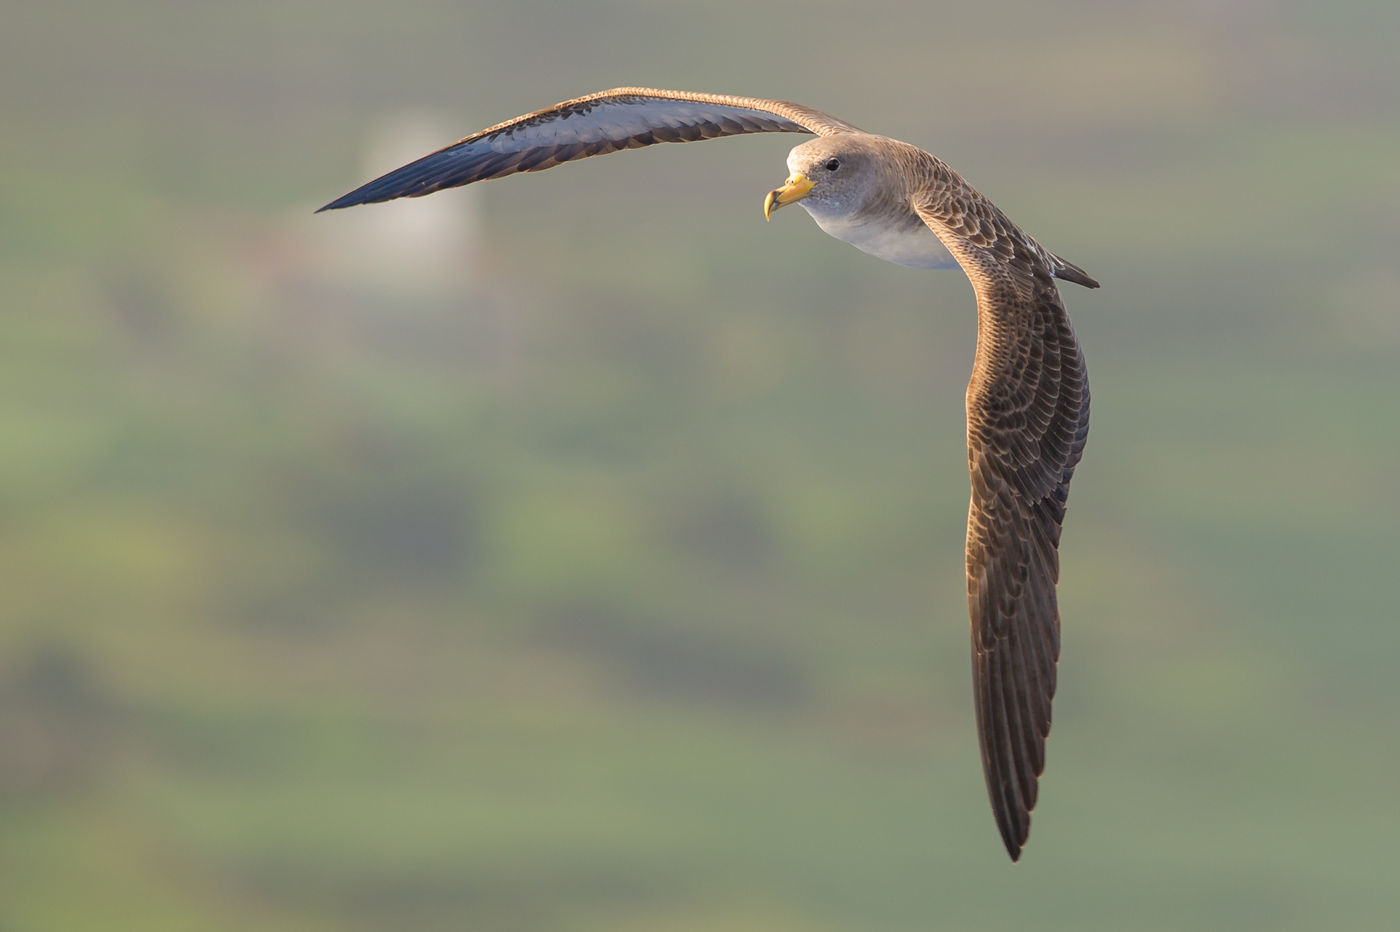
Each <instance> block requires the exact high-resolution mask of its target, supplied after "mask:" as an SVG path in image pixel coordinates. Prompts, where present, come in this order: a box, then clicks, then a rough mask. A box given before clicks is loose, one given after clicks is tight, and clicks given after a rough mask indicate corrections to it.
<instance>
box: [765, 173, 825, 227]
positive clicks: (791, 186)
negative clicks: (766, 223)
mask: <svg viewBox="0 0 1400 932" xmlns="http://www.w3.org/2000/svg"><path fill="white" fill-rule="evenodd" d="M812 186H813V182H811V181H809V180H808V179H807V176H806V175H804V174H802V173H801V172H793V173H792V174H791V175H788V180H787V181H785V182H784V183H783V186H782V187H781V188H778V189H777V190H776V191H769V192H768V196H767V197H765V198H764V199H763V219H764V220H767V219H768V218H769V215H771V214H772V213H773V211H775V210H777V209H778V208H779V207H786V206H787V205H789V204H795V203H797V202H798V201H800V200H802V199H803V198H804V197H806V196H807V195H808V193H810V192H811V190H812Z"/></svg>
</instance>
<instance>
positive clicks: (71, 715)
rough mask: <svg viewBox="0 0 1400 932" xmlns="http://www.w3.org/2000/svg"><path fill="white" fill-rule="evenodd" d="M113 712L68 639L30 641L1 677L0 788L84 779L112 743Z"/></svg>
mask: <svg viewBox="0 0 1400 932" xmlns="http://www.w3.org/2000/svg"><path fill="white" fill-rule="evenodd" d="M114 724H115V716H114V715H113V713H112V709H111V707H110V703H109V702H108V700H107V699H106V698H105V697H104V694H103V691H102V690H101V688H100V687H99V685H98V683H97V680H96V678H95V676H94V674H93V672H92V670H91V668H89V666H88V665H87V663H86V662H85V661H84V659H83V657H82V656H81V655H80V654H79V653H78V652H77V651H76V650H75V649H74V648H72V647H69V646H67V645H62V644H52V643H46V644H42V645H40V646H38V647H36V648H34V649H33V650H32V651H31V652H30V653H29V655H28V656H26V657H25V658H24V659H22V660H20V661H19V662H18V664H16V665H15V667H14V668H12V670H11V672H9V673H8V674H7V675H6V676H5V678H4V680H3V681H0V796H16V797H17V796H23V795H31V794H35V793H63V792H67V791H72V790H74V789H79V788H81V787H83V786H86V785H87V784H88V783H89V782H90V781H91V780H92V779H93V778H94V777H95V776H96V775H97V773H98V771H99V770H100V768H101V765H102V763H103V762H104V760H105V759H106V758H107V752H108V750H109V749H110V747H111V744H112V732H113V726H114Z"/></svg>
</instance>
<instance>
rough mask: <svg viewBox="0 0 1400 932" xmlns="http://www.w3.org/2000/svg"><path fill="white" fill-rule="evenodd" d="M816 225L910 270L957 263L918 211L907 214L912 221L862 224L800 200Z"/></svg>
mask: <svg viewBox="0 0 1400 932" xmlns="http://www.w3.org/2000/svg"><path fill="white" fill-rule="evenodd" d="M800 203H801V204H802V206H803V207H806V208H807V213H809V214H811V215H812V219H813V220H815V221H817V226H819V227H821V228H822V230H823V231H824V232H825V233H826V234H827V235H828V236H834V237H836V238H837V239H839V240H841V242H843V243H850V244H851V245H852V246H854V247H856V248H857V249H859V250H860V251H861V252H865V253H869V254H870V255H872V256H875V257H876V258H877V259H884V260H885V261H886V262H893V263H894V264H895V265H903V266H906V267H908V268H911V269H953V268H957V266H958V263H957V261H956V260H954V259H953V254H952V253H950V252H949V251H948V250H947V248H946V247H944V245H943V243H942V242H940V241H939V239H938V237H937V236H935V235H934V233H933V231H932V230H930V229H929V228H928V227H927V226H926V225H925V224H924V223H923V221H921V220H919V217H918V214H915V213H912V212H911V213H910V218H911V219H912V220H913V221H914V222H913V223H903V224H901V223H897V222H896V223H883V224H882V223H863V222H861V221H859V220H856V219H853V218H852V217H851V215H850V214H847V213H842V214H837V215H832V214H823V213H819V212H818V211H816V210H813V209H812V208H811V207H810V206H809V205H808V204H807V202H806V201H802V202H800Z"/></svg>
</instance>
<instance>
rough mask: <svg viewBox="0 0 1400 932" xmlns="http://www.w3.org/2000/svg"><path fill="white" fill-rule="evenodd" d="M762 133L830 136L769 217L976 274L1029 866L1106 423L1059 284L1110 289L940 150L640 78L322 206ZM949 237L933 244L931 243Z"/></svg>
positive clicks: (1002, 769) (981, 495) (982, 418)
mask: <svg viewBox="0 0 1400 932" xmlns="http://www.w3.org/2000/svg"><path fill="white" fill-rule="evenodd" d="M748 133H806V134H811V135H814V136H817V137H818V139H816V140H812V141H810V142H807V143H804V144H802V145H799V146H797V147H796V148H794V149H793V150H792V152H791V154H790V155H789V157H788V168H789V169H790V170H791V174H790V176H789V178H788V182H787V183H786V184H785V185H784V186H783V187H782V188H780V189H778V190H776V191H773V192H772V193H771V194H770V195H769V200H768V202H766V203H765V210H767V209H768V208H769V207H778V206H782V205H784V204H788V203H801V204H802V205H803V206H804V207H805V208H806V209H807V210H808V212H809V213H810V214H811V215H812V216H813V218H814V219H815V220H816V221H817V222H818V223H819V224H820V225H821V226H822V228H823V229H824V230H826V231H827V232H828V233H830V234H831V235H833V236H835V237H837V238H839V239H842V240H845V241H847V242H850V243H852V244H854V245H856V246H858V247H859V248H860V249H862V250H864V251H866V252H870V253H872V254H874V255H876V256H879V257H881V258H885V259H888V260H889V261H893V262H899V263H900V264H904V265H912V266H915V267H919V268H936V267H940V266H941V265H945V264H951V263H949V262H943V261H942V259H944V258H951V260H954V261H956V263H957V264H958V265H959V266H961V267H962V269H963V271H964V272H965V273H966V274H967V277H968V279H969V280H970V281H971V283H972V286H973V290H974V291H975V292H976V295H977V320H978V328H977V352H976V356H975V359H974V362H973V369H972V379H971V381H970V383H969V384H968V388H967V448H968V469H969V472H970V475H971V479H972V501H971V506H970V508H969V510H968V523H967V595H968V604H969V608H970V613H971V626H972V656H973V679H974V684H973V685H974V690H973V693H974V697H975V706H976V712H977V731H978V736H979V739H980V741H981V748H982V765H983V772H984V775H985V776H986V780H987V791H988V794H989V795H990V797H991V803H992V810H993V813H994V814H995V816H996V822H997V827H998V829H999V831H1000V832H1001V837H1002V840H1003V841H1004V843H1005V845H1006V849H1007V851H1008V852H1009V853H1010V855H1011V858H1012V860H1016V859H1017V858H1019V856H1020V853H1021V848H1022V846H1023V845H1024V844H1025V841H1026V838H1027V835H1028V834H1029V832H1030V811H1031V809H1032V808H1034V806H1035V802H1036V792H1037V781H1038V778H1039V776H1040V774H1041V773H1042V772H1043V771H1044V769H1045V739H1046V736H1047V735H1048V734H1049V732H1050V720H1051V715H1050V704H1051V699H1052V698H1053V697H1054V694H1055V666H1056V663H1057V661H1058V659H1059V653H1060V613H1059V607H1058V604H1057V600H1056V595H1055V586H1056V583H1057V581H1058V579H1059V556H1058V546H1059V541H1060V528H1061V525H1062V523H1063V521H1064V516H1065V502H1066V500H1067V498H1068V495H1069V484H1070V479H1071V477H1072V476H1073V474H1074V468H1075V466H1076V464H1077V463H1078V462H1079V458H1080V456H1081V454H1082V453H1083V451H1084V443H1085V439H1086V437H1087V436H1088V430H1089V383H1088V375H1087V372H1086V370H1085V366H1084V355H1083V352H1082V351H1081V349H1080V346H1079V342H1078V340H1077V339H1076V338H1075V335H1074V329H1073V327H1072V326H1071V325H1070V321H1069V317H1068V315H1067V314H1066V313H1065V309H1064V305H1063V304H1062V303H1061V301H1060V293H1059V288H1058V286H1057V285H1056V280H1057V279H1062V280H1066V281H1071V282H1075V283H1077V284H1080V285H1084V286H1087V287H1090V288H1096V287H1098V283H1097V282H1096V281H1094V280H1093V279H1092V278H1090V277H1089V276H1088V275H1087V274H1086V273H1085V272H1084V271H1083V270H1082V269H1080V268H1079V267H1078V266H1075V265H1072V264H1070V263H1068V262H1066V261H1064V260H1063V259H1061V258H1059V257H1058V256H1056V255H1054V254H1053V253H1051V252H1049V251H1048V250H1046V249H1045V248H1043V247H1042V246H1041V245H1040V244H1039V243H1037V242H1036V241H1035V240H1034V239H1032V238H1031V237H1030V236H1029V235H1027V234H1026V233H1024V232H1022V231H1021V230H1020V228H1018V227H1017V226H1016V225H1015V224H1013V223H1012V222H1011V221H1010V220H1008V219H1007V217H1006V215H1005V214H1003V213H1002V212H1001V211H1000V210H999V209H997V207H996V206H995V205H993V204H992V203H991V201H989V200H987V199H986V198H985V197H984V196H983V195H982V194H980V193H979V192H978V191H976V190H975V189H974V188H973V187H972V186H971V185H969V184H968V183H967V182H966V181H965V180H963V178H962V176H961V175H959V174H958V173H957V172H955V171H954V170H953V169H951V168H949V167H948V166H947V165H945V164H944V163H943V162H941V161H940V160H939V159H937V158H935V157H934V156H932V155H930V154H929V153H927V152H924V151H923V150H922V149H918V148H916V147H914V146H911V145H908V144H907V143H902V142H899V141H898V140H894V139H889V138H887V137H884V136H876V135H873V134H870V133H865V132H863V131H861V130H859V129H857V128H856V127H854V126H852V125H851V124H849V123H846V122H844V121H842V120H838V119H835V118H834V117H831V116H828V115H827V114H825V113H822V112H820V111H818V110H813V109H810V108H808V107H803V106H800V105H798V104H793V103H788V102H785V101H777V100H763V99H760V98H754V97H731V96H727V95H720V94H701V93H692V92H687V91H665V90H655V89H651V88H640V87H623V88H616V89H613V90H609V91H602V92H600V93H597V94H590V95H589V96H587V97H579V98H577V99H574V100H569V101H565V102H563V103H560V104H556V105H555V106H553V107H548V108H546V109H544V110H539V111H537V112H535V113H530V114H526V115H524V116H520V117H516V118H515V119H513V120H507V121H506V122H504V123H499V124H497V125H496V126H492V127H490V128H488V129H484V130H482V131H481V132H479V133H474V134H472V135H470V136H467V137H466V138H464V139H462V140H459V141H458V142H454V143H452V144H451V145H448V146H445V147H444V148H442V149H439V150H438V151H436V152H433V153H431V154H429V155H426V156H424V157H423V158H421V159H418V160H417V161H414V162H411V163H410V164H408V165H405V166H403V167H402V168H399V169H396V170H394V171H392V172H389V173H388V174H386V175H384V176H383V177H381V178H378V179H375V180H374V181H371V182H369V183H368V184H366V185H364V186H363V187H360V188H357V189H356V190H354V191H352V192H350V193H349V194H346V195H345V196H344V197H341V198H339V199H337V200H335V201H332V202H331V203H329V204H327V205H326V206H325V207H323V208H321V209H322V210H332V209H335V208H341V207H349V206H352V205H355V204H368V203H375V202H379V201H388V200H393V199H395V198H400V197H420V196H422V195H424V194H431V193H432V192H434V191H439V190H442V189H443V188H452V187H458V186H460V185H465V184H471V183H472V182H474V181H484V180H486V179H489V178H500V177H504V176H506V175H511V174H515V173H517V172H531V171H541V170H543V169H546V168H552V167H553V166H555V165H559V164H561V163H563V162H570V161H575V160H578V159H582V158H587V157H589V156H593V155H602V154H605V153H608V152H616V151H618V150H620V149H635V148H640V147H642V146H648V145H652V144H654V143H662V142H694V141H698V140H702V139H714V138H718V137H720V136H735V135H743V134H748ZM930 234H932V236H930Z"/></svg>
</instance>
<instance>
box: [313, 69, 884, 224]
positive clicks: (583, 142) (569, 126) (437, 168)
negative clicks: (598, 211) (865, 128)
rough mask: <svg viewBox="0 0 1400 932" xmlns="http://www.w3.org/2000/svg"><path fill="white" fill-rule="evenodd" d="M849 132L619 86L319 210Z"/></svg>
mask: <svg viewBox="0 0 1400 932" xmlns="http://www.w3.org/2000/svg"><path fill="white" fill-rule="evenodd" d="M849 132H859V130H857V129H856V127H854V126H852V125H851V124H849V123H846V122H844V121H842V120H838V119H836V118H835V117H832V116H828V115H827V114H825V113H822V112H821V111H820V110H813V109H811V108H809V107H803V106H801V105H800V104H794V103H788V102H787V101H783V100H763V99H761V98H758V97H730V96H728V95H725V94H701V93H696V92H693V91H661V90H656V89H654V88H649V87H618V88H613V89H612V90H610V91H600V92H599V93H597V94H590V95H588V96H587V97H579V98H576V99H574V100H566V101H564V102H563V103H559V104H555V105H554V106H553V107H547V108H545V109H544V110H538V111H536V112H534V113H527V114H525V115H524V116H518V117H516V118H515V119H513V120H507V121H506V122H504V123H497V124H496V125H495V126H492V127H490V128H488V129H484V130H482V131H481V132H479V133H473V134H472V135H470V136H468V137H466V138H465V139H461V140H458V141H457V142H454V143H452V144H451V145H449V146H445V147H444V148H442V149H439V150H438V151H436V152H433V153H431V154H429V155H425V156H423V158H421V159H418V160H417V161H415V162H410V163H409V164H407V165H405V166H403V167H402V168H398V169H395V170H394V171H391V172H389V173H388V174H387V175H384V176H383V177H380V178H376V179H375V180H374V181H371V182H370V183H369V184H366V185H364V186H362V187H359V188H356V189H355V190H354V191H351V192H350V193H349V194H347V195H345V196H344V197H341V198H338V199H336V200H334V201H332V202H331V203H329V204H327V205H326V206H325V207H322V208H321V210H334V209H336V208H339V207H350V206H352V205H355V204H372V203H377V202H379V201H389V200H393V199H394V198H397V197H421V196H422V195H424V194H431V193H432V192H434V191H439V190H441V189H443V188H455V187H457V186H459V185H464V184H471V183H472V182H473V181H485V180H486V179H488V178H501V177H503V176H505V175H513V174H515V173H516V172H536V171H542V170H544V169H546V168H553V167H554V166H555V165H558V164H560V163H561V162H572V161H574V160H576V159H583V158H588V157H589V156H590V155H602V154H604V153H607V152H616V151H617V150H619V149H636V148H639V147H641V146H649V145H652V144H653V143H658V142H695V141H696V140H699V139H715V138H717V137H720V136H736V135H740V134H744V133H812V134H815V135H819V136H830V135H833V134H836V133H849Z"/></svg>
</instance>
